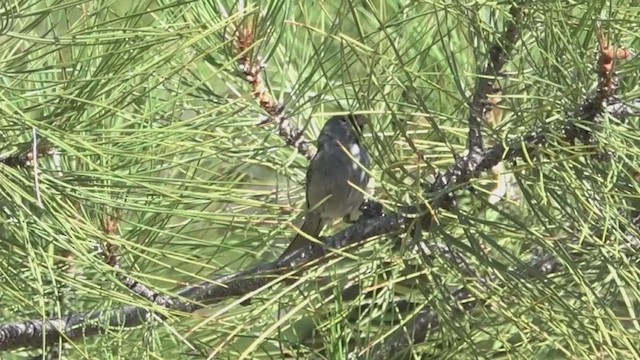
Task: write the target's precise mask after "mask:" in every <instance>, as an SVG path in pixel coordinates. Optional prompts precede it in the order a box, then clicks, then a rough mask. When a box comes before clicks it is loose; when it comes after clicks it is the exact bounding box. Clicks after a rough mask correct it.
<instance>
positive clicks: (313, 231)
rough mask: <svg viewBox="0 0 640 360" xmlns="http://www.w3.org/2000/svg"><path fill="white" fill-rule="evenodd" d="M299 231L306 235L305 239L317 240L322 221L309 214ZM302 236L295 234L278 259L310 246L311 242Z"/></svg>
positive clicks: (314, 214)
mask: <svg viewBox="0 0 640 360" xmlns="http://www.w3.org/2000/svg"><path fill="white" fill-rule="evenodd" d="M300 230H301V232H302V234H306V235H307V237H313V238H317V237H318V235H320V231H321V230H322V219H320V216H319V215H318V214H317V213H315V212H310V213H308V214H307V216H306V218H305V219H304V224H302V228H301V229H300ZM302 234H296V236H295V237H294V238H293V241H291V244H289V247H287V249H286V250H285V251H284V252H283V253H282V255H281V256H280V258H283V257H285V256H287V255H289V254H291V253H292V252H294V251H296V250H298V249H300V248H303V247H305V246H306V245H309V244H311V241H309V239H307V237H305V236H304V235H302Z"/></svg>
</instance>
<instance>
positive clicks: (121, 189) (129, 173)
mask: <svg viewBox="0 0 640 360" xmlns="http://www.w3.org/2000/svg"><path fill="white" fill-rule="evenodd" d="M518 4H519V5H520V6H521V7H522V9H523V11H524V13H523V16H522V20H521V22H520V23H519V24H518V27H519V30H520V31H521V37H520V40H519V41H518V43H517V44H516V45H515V50H514V53H513V54H512V57H511V58H510V61H509V62H508V63H507V66H506V68H505V69H504V71H503V75H504V77H503V79H502V80H501V85H502V89H503V95H502V97H501V98H500V99H501V102H500V107H501V112H500V115H499V116H498V119H494V121H492V123H491V125H492V126H489V125H490V124H488V123H487V124H485V126H484V130H485V139H486V144H487V146H489V145H491V144H494V143H500V142H502V141H506V140H508V139H515V138H518V137H519V136H522V135H524V134H527V133H529V132H531V131H532V130H537V131H543V132H547V133H549V134H551V136H550V140H549V142H548V144H547V146H546V147H545V149H544V151H541V153H540V154H537V155H534V154H530V156H527V157H526V158H525V159H522V160H520V161H517V162H513V163H509V164H504V169H505V170H504V171H503V175H504V176H502V177H501V179H502V180H500V181H502V182H504V183H505V184H506V185H505V184H503V185H505V186H507V187H508V191H507V192H506V197H505V198H504V199H502V200H501V201H497V202H496V201H490V198H491V197H490V192H491V191H492V189H494V188H495V187H496V178H495V175H492V174H484V175H483V176H482V178H481V179H477V180H474V181H473V185H474V188H475V191H474V192H469V191H466V190H464V191H462V190H461V191H460V192H459V198H458V201H459V207H458V209H457V210H456V211H452V212H446V211H440V212H439V213H438V214H439V215H438V218H437V220H438V221H434V222H433V224H432V226H431V228H429V229H426V231H425V232H424V238H423V240H424V242H425V243H426V244H430V245H434V246H435V245H438V246H440V248H445V249H448V250H446V251H453V252H456V253H459V254H460V256H461V257H462V258H464V262H465V265H464V266H461V265H460V264H457V265H456V264H455V263H454V262H452V261H450V258H449V257H447V256H445V255H446V253H439V252H437V251H436V252H435V253H434V256H431V257H429V258H428V259H427V258H425V257H422V256H420V255H418V253H417V252H416V251H412V249H410V248H408V247H407V246H406V244H407V242H408V239H407V237H406V236H404V235H402V234H400V235H397V236H396V235H394V236H384V237H380V238H376V239H372V240H371V241H368V242H367V243H366V245H364V246H362V247H360V248H359V249H358V250H357V251H354V252H352V255H351V256H349V257H342V258H337V257H335V256H334V257H331V258H329V259H322V260H320V261H317V262H314V263H313V264H312V265H311V266H309V267H308V271H307V272H305V273H304V274H303V277H302V278H301V279H300V280H299V281H298V282H297V283H295V284H292V283H286V282H282V281H281V279H276V280H274V282H273V283H272V284H271V285H270V286H269V287H267V288H263V289H261V290H260V291H257V292H255V293H253V294H251V296H249V297H250V298H251V300H252V301H251V304H249V305H247V306H240V304H239V303H240V300H237V299H230V300H228V301H225V302H222V303H220V304H218V305H216V306H212V307H209V308H207V309H206V310H204V311H200V312H197V313H195V314H184V313H170V314H168V316H169V318H168V319H167V320H164V321H159V320H152V321H150V322H149V324H148V325H145V326H141V327H140V328H137V329H134V330H119V329H110V330H109V332H108V333H107V334H105V335H102V336H97V337H93V338H87V339H84V340H82V341H77V342H71V343H66V344H65V345H64V348H63V349H62V355H63V357H65V358H70V359H81V358H91V359H102V358H104V359H109V358H117V359H147V358H149V359H153V358H174V359H187V358H211V359H213V358H215V359H241V358H246V359H248V358H259V359H283V358H309V359H344V358H346V356H347V354H349V353H354V354H362V356H363V358H366V356H367V355H366V353H367V349H368V348H369V347H370V346H372V345H374V344H376V343H379V342H383V341H385V340H386V339H388V338H389V336H390V334H391V332H393V331H394V330H397V329H398V328H399V327H400V326H401V324H402V322H403V321H406V320H407V319H409V318H410V317H411V315H412V314H413V313H414V312H415V311H416V309H419V306H422V305H424V304H428V305H429V306H431V307H432V308H433V309H434V311H435V312H436V314H437V315H438V316H440V318H441V322H440V326H439V327H438V328H437V329H434V330H433V331H432V332H430V333H429V335H428V337H427V339H426V340H425V341H424V342H423V343H421V344H418V345H416V346H414V347H413V349H411V351H410V352H409V353H407V354H402V356H409V357H410V356H413V357H415V358H425V357H428V358H437V359H445V358H446V359H466V358H495V359H530V358H537V359H548V358H566V359H605V358H606V359H609V358H610V359H631V358H638V357H640V355H639V354H638V351H637V345H636V344H637V343H638V341H639V340H640V334H639V331H640V323H638V320H637V318H636V313H637V312H638V310H640V308H639V306H638V300H639V299H640V285H639V284H640V281H639V274H638V257H637V256H636V255H635V254H634V252H629V251H626V252H625V251H622V250H621V248H622V247H624V245H625V244H627V245H628V243H629V241H630V240H634V239H636V240H634V241H637V236H638V230H637V229H636V228H635V227H634V226H633V224H631V222H630V219H631V218H632V216H633V214H636V213H637V212H638V201H639V195H638V194H639V193H640V186H639V185H638V180H639V177H638V166H639V165H638V164H639V162H638V159H639V155H640V150H639V149H638V145H639V144H640V141H639V139H640V132H638V119H637V118H632V119H629V120H628V121H626V122H622V121H618V120H616V119H613V118H610V117H604V118H603V119H602V121H601V122H599V123H597V124H585V125H584V126H587V127H589V128H590V129H591V130H592V131H593V135H594V137H595V139H596V140H597V143H596V144H595V145H592V146H585V145H581V144H579V143H577V144H575V145H572V144H568V143H565V142H563V141H562V140H561V138H562V136H561V134H560V133H558V129H559V128H560V127H561V126H562V124H563V123H564V122H565V121H566V120H568V119H569V117H568V114H570V113H571V112H572V111H576V110H578V109H579V108H580V106H581V105H582V103H583V102H584V101H585V99H586V98H587V96H589V95H590V94H593V92H594V90H595V87H596V84H597V76H596V71H595V66H596V58H597V51H596V50H597V41H596V29H597V27H596V26H597V25H598V24H599V25H601V26H602V27H603V29H604V30H605V33H606V36H607V37H608V39H609V41H610V42H611V43H612V44H618V45H622V46H625V47H628V48H632V49H634V48H635V49H638V48H640V38H639V37H638V34H639V33H640V23H639V22H638V19H637V12H638V9H640V3H638V2H637V1H617V0H612V1H603V0H594V1H584V2H581V1H559V0H558V1H556V0H545V1H520V2H518ZM510 6H511V3H510V2H481V1H478V2H475V1H471V2H469V1H457V0H454V1H435V0H421V1H415V0H376V1H371V0H362V1H356V0H328V1H304V0H299V1H290V0H265V1H255V2H251V1H249V2H245V1H240V2H235V1H226V0H220V1H217V0H207V1H205V0H193V1H189V0H166V1H165V0H153V1H151V0H140V1H127V0H113V1H109V0H107V1H80V0H78V1H74V0H44V1H43V0H4V1H3V2H2V4H1V5H0V130H1V132H0V154H2V156H8V155H11V154H16V153H19V152H24V151H29V149H31V146H32V143H33V141H34V134H36V137H37V139H38V141H39V142H40V144H41V148H40V152H41V153H42V154H43V155H45V156H43V157H42V158H41V159H40V160H39V161H38V172H37V173H38V176H37V177H36V176H35V174H36V172H35V171H34V167H33V166H32V164H31V165H29V166H26V167H11V166H6V165H4V164H0V212H1V216H0V220H1V221H0V236H1V240H0V321H2V322H3V323H6V322H11V321H21V320H26V319H32V318H34V319H42V318H44V317H49V316H61V315H63V314H66V313H71V312H78V311H87V310H91V309H106V308H115V307H118V306H122V305H125V304H138V305H140V306H149V307H151V306H152V304H150V303H149V302H146V301H145V300H143V299H140V298H139V297H137V296H136V295H135V294H132V293H131V292H130V291H129V290H128V289H127V288H125V287H124V286H123V285H121V284H120V283H119V281H118V279H117V278H116V274H118V273H119V272H124V273H126V274H128V275H129V276H131V277H133V278H135V279H136V280H138V281H140V282H142V283H144V284H147V285H148V286H151V287H152V288H154V289H156V290H157V291H159V292H162V293H168V294H172V293H174V292H175V290H176V289H177V288H179V287H180V286H181V285H183V284H185V283H193V282H195V281H198V280H201V279H205V278H207V277H210V276H211V275H212V274H225V273H230V272H233V271H235V270H238V269H244V268H247V267H249V266H251V265H255V264H257V263H260V262H265V261H269V260H273V259H274V258H275V257H276V256H277V255H278V254H279V253H280V252H281V251H282V250H283V249H284V247H285V246H286V244H287V241H288V239H290V238H291V236H292V234H293V233H294V231H293V229H292V227H291V224H292V223H295V220H296V218H298V217H299V216H300V214H301V212H302V206H303V203H304V190H303V184H304V176H305V169H306V159H305V158H304V157H303V156H301V155H299V154H298V153H296V152H295V151H294V150H293V149H292V148H290V147H288V146H286V145H285V142H284V141H283V139H281V138H280V137H278V136H277V134H276V133H275V132H274V131H273V129H274V125H272V124H271V125H262V126H258V125H257V124H258V123H259V121H260V119H261V116H263V115H264V110H263V109H261V108H260V106H259V104H258V103H257V102H256V100H255V98H254V97H253V96H252V94H251V87H250V86H249V84H248V83H247V81H246V79H244V78H243V76H242V74H241V73H240V71H239V69H238V59H239V58H240V56H242V54H238V51H237V44H236V43H235V31H236V29H237V27H238V26H240V25H242V26H246V27H247V28H250V29H253V32H254V43H253V45H252V46H251V47H250V49H248V51H249V54H250V57H251V58H252V59H256V58H257V57H261V58H262V59H264V61H265V63H266V64H267V68H266V70H265V72H264V75H265V80H266V83H267V85H268V87H269V90H270V92H271V94H272V95H273V96H274V97H275V98H276V99H278V100H279V101H280V102H281V103H282V104H283V105H284V108H285V110H286V112H287V114H288V115H289V116H290V119H291V121H292V122H293V123H295V124H297V125H298V126H299V127H301V128H304V129H305V135H306V136H307V137H308V138H309V139H312V140H315V137H316V135H317V133H318V131H319V129H320V127H321V126H322V124H323V122H324V121H325V119H327V118H328V117H330V116H331V115H332V114H335V113H339V112H345V111H357V112H361V113H364V114H368V116H369V118H370V119H371V128H370V131H368V132H367V133H366V137H365V140H364V142H365V143H366V145H367V146H368V147H369V149H370V152H371V153H372V157H373V167H372V175H373V178H374V181H373V182H372V186H371V187H372V194H373V195H372V196H373V197H374V198H375V199H377V200H378V201H380V202H382V203H383V204H384V206H385V209H386V211H396V210H397V209H398V206H399V205H402V204H407V203H415V202H421V201H424V195H423V194H421V190H420V189H421V185H422V184H423V183H424V181H428V180H429V179H433V175H434V173H435V171H436V169H439V170H440V171H444V170H445V169H446V168H447V167H448V166H450V165H452V164H453V162H454V160H455V155H456V154H462V153H463V152H464V150H465V144H466V134H467V123H466V118H467V116H468V109H467V106H466V104H467V101H468V100H469V99H470V97H471V96H472V94H473V92H474V85H475V83H476V81H477V78H478V74H479V73H480V72H481V71H482V69H483V68H484V66H485V64H486V62H487V56H488V55H487V50H488V47H489V46H490V44H491V43H493V42H495V41H497V40H498V39H499V38H500V34H501V33H502V32H503V31H504V27H505V19H507V18H508V16H509V15H508V10H509V7H510ZM616 70H617V72H618V74H619V76H620V96H621V98H622V99H623V100H629V99H636V98H638V97H640V86H639V77H638V70H640V63H639V62H638V60H637V59H633V60H631V61H627V62H624V63H622V62H621V63H619V64H616ZM602 152H611V153H612V154H614V156H613V158H612V159H611V160H609V161H599V160H598V159H597V158H595V157H594V156H593V154H596V153H602ZM36 178H37V180H38V182H37V185H36ZM344 226H345V225H343V224H336V226H335V227H332V228H330V229H329V230H327V233H334V232H335V231H336V230H337V229H339V228H340V227H344ZM108 243H111V244H113V245H115V246H116V247H117V254H118V257H119V261H120V263H121V264H122V268H121V269H120V270H118V269H115V268H114V267H112V266H111V265H109V264H107V263H105V262H104V261H102V260H101V255H100V254H101V252H102V249H103V248H104V247H105V244H108ZM541 252H544V253H549V254H553V255H554V256H555V258H556V259H557V261H558V262H559V263H560V264H561V265H562V268H561V271H558V272H555V273H554V274H552V275H550V276H541V275H540V273H541V271H539V269H533V268H529V267H526V264H527V263H528V262H529V261H530V260H531V259H533V258H535V257H536V256H538V255H539V254H540V253H541ZM469 268H472V269H473V272H472V273H469V271H468V269H469ZM522 269H528V271H524V270H522ZM320 279H321V280H322V281H318V280H320ZM487 279H490V280H487ZM345 284H358V285H359V287H360V292H359V295H358V296H355V298H354V299H349V300H343V299H340V297H339V296H337V297H336V296H334V295H337V294H338V293H339V288H340V286H343V285H345ZM338 285H340V286H338ZM461 287H466V288H467V289H469V291H470V292H471V293H472V294H473V295H474V296H475V297H476V298H478V299H482V300H483V302H484V304H485V305H484V306H482V307H477V308H475V309H473V310H472V311H469V312H465V313H464V314H459V315H456V316H453V315H452V314H453V313H454V308H455V306H454V305H452V303H451V296H450V293H451V291H453V290H455V289H458V288H461ZM321 288H324V289H327V291H324V292H321V291H319V289H321ZM329 294H332V295H331V296H329ZM327 296H329V298H326V297H327ZM323 299H324V301H323ZM48 352H50V350H49V349H31V350H24V351H14V352H12V353H5V354H2V355H1V357H2V358H3V359H19V358H27V357H31V358H33V357H34V356H36V358H40V356H45V355H46V354H47V353H48ZM396 355H398V354H396Z"/></svg>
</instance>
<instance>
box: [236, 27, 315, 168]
mask: <svg viewBox="0 0 640 360" xmlns="http://www.w3.org/2000/svg"><path fill="white" fill-rule="evenodd" d="M254 36H255V34H254V32H253V29H251V28H250V27H249V26H241V27H239V28H238V30H237V35H236V49H237V52H238V55H239V56H240V60H239V65H240V71H241V72H242V74H243V75H244V79H245V80H246V81H247V82H248V83H249V84H250V85H251V88H252V95H253V97H254V98H255V99H256V100H257V101H258V103H259V104H260V107H261V108H262V109H263V110H264V111H265V112H266V113H267V114H268V116H267V117H266V118H265V119H264V120H263V121H261V122H260V124H259V125H264V124H268V123H272V122H275V123H276V125H277V131H278V135H280V136H281V137H282V138H283V139H284V141H285V143H286V144H287V145H290V146H292V147H294V148H295V149H297V150H298V151H299V152H300V153H301V154H303V155H304V156H305V157H306V158H307V159H311V158H313V155H315V152H316V150H315V148H314V147H313V146H312V145H311V143H310V142H309V141H308V140H307V139H305V137H304V134H303V132H302V130H300V129H299V128H298V127H296V126H295V125H293V124H292V123H291V122H290V121H289V116H288V115H287V114H286V112H285V109H284V105H282V104H280V103H278V102H277V101H276V100H275V99H274V97H273V96H271V93H270V92H269V89H268V88H267V86H266V84H265V81H264V79H263V78H262V73H263V71H264V70H265V69H266V64H265V62H264V61H263V59H262V58H260V57H259V56H257V57H256V58H255V59H253V58H251V52H250V49H251V46H252V45H253V43H254Z"/></svg>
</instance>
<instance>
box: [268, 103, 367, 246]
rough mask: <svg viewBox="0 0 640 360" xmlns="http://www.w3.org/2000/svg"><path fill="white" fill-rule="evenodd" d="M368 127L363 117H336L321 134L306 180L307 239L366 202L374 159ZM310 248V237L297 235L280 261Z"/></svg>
mask: <svg viewBox="0 0 640 360" xmlns="http://www.w3.org/2000/svg"><path fill="white" fill-rule="evenodd" d="M367 123H368V119H367V118H366V117H365V116H363V115H354V114H349V115H341V116H334V117H332V118H330V119H329V120H328V121H327V122H326V123H325V124H324V126H323V128H322V130H321V131H320V134H319V135H318V151H317V152H316V154H315V155H314V157H313V158H312V159H311V161H310V163H309V167H308V168H307V176H306V185H305V191H306V207H307V213H306V216H305V220H304V223H303V225H302V227H301V229H300V230H301V232H302V233H304V234H306V235H307V236H309V237H312V238H317V237H318V235H320V232H321V231H322V229H323V227H324V226H325V225H326V224H328V223H329V222H331V221H333V220H335V219H338V218H343V217H345V216H347V215H349V214H351V213H352V212H353V211H354V210H356V209H358V208H359V207H360V205H361V204H362V202H363V201H364V193H363V192H364V189H365V188H366V186H367V183H368V182H369V174H368V169H369V166H370V159H369V153H368V152H367V149H366V148H365V147H364V146H363V145H362V144H361V142H360V141H361V137H362V130H363V127H364V125H365V124H367ZM354 160H355V161H354ZM308 244H311V241H310V240H309V239H308V238H307V237H306V236H304V235H302V234H297V235H296V236H295V237H294V238H293V240H292V241H291V243H290V244H289V246H288V247H287V249H286V250H285V251H284V252H283V254H282V255H281V256H280V258H283V257H285V256H287V255H289V254H291V253H292V252H294V251H296V250H298V249H300V248H302V247H304V246H306V245H308Z"/></svg>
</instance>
